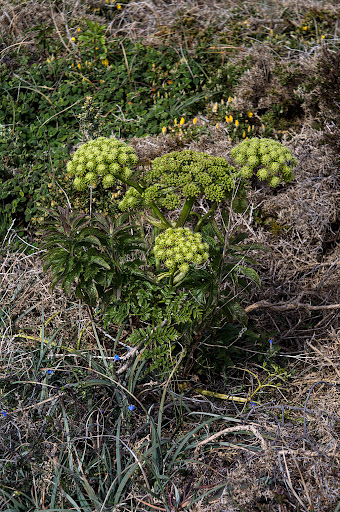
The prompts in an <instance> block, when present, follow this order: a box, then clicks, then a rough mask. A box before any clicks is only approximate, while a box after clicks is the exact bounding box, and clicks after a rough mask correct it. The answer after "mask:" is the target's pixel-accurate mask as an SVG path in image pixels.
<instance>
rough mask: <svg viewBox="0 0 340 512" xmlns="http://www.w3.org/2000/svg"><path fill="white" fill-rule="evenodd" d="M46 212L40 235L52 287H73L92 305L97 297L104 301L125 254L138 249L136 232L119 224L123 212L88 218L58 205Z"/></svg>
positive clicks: (116, 281)
mask: <svg viewBox="0 0 340 512" xmlns="http://www.w3.org/2000/svg"><path fill="white" fill-rule="evenodd" d="M47 213H48V214H49V216H50V218H49V220H48V222H47V223H46V225H45V229H44V230H43V231H42V232H41V233H40V234H41V237H42V242H41V247H42V248H43V249H45V250H46V253H45V254H44V256H43V260H44V271H45V272H46V271H47V270H49V269H50V272H51V283H52V287H54V286H56V285H57V284H58V283H61V286H62V288H63V289H64V290H65V292H66V293H67V294H70V292H71V287H72V286H75V290H74V291H75V294H76V295H77V297H79V298H80V299H82V300H83V301H84V302H85V303H87V304H89V305H92V306H95V305H96V304H97V303H98V301H99V300H100V301H101V302H105V299H106V297H107V296H111V295H112V290H116V289H117V288H119V284H120V283H121V282H122V281H123V280H124V277H125V274H124V263H125V258H126V256H128V255H129V254H131V253H134V252H135V251H136V250H137V249H142V243H141V239H140V237H139V236H138V231H137V230H136V229H134V227H133V226H131V225H129V226H124V225H123V223H124V221H125V220H126V217H125V216H124V215H123V216H120V217H119V218H118V219H114V220H113V219H111V218H110V217H109V216H102V215H99V214H98V215H97V216H95V217H94V218H93V219H90V218H89V217H87V216H86V215H85V214H84V213H78V212H71V211H70V210H69V208H65V209H62V208H60V207H59V208H58V212H55V211H52V210H49V211H48V212H47ZM139 263H140V261H139V260H136V261H135V262H134V264H135V265H138V264H139ZM126 266H127V268H130V267H132V266H133V264H132V263H131V264H129V263H126Z"/></svg>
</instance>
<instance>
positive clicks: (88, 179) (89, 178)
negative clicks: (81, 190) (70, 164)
mask: <svg viewBox="0 0 340 512" xmlns="http://www.w3.org/2000/svg"><path fill="white" fill-rule="evenodd" d="M96 177H97V176H96V174H95V173H94V172H88V173H87V174H86V175H85V178H84V180H85V183H87V185H90V186H91V185H94V184H95V183H96Z"/></svg>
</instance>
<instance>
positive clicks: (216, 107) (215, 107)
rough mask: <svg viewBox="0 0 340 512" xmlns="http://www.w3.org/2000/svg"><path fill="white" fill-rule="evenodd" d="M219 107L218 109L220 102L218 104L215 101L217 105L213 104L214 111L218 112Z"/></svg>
mask: <svg viewBox="0 0 340 512" xmlns="http://www.w3.org/2000/svg"><path fill="white" fill-rule="evenodd" d="M217 109H218V104H217V103H215V105H214V106H213V108H212V111H213V112H217Z"/></svg>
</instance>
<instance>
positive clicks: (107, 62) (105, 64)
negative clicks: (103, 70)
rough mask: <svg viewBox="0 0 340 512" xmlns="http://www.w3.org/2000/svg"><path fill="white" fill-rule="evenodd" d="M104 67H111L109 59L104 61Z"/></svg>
mask: <svg viewBox="0 0 340 512" xmlns="http://www.w3.org/2000/svg"><path fill="white" fill-rule="evenodd" d="M102 64H103V66H105V67H107V66H108V65H109V61H108V60H107V59H103V60H102Z"/></svg>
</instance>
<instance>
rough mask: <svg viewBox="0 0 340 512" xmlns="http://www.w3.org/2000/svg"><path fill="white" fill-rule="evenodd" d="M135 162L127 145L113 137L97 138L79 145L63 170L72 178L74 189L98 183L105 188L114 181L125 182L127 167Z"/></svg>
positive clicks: (128, 172) (128, 171) (128, 170)
mask: <svg viewBox="0 0 340 512" xmlns="http://www.w3.org/2000/svg"><path fill="white" fill-rule="evenodd" d="M137 161H138V158H137V156H136V153H135V151H134V149H133V148H132V147H131V146H128V145H127V144H125V143H124V142H122V141H119V140H117V139H114V138H113V139H108V138H106V137H99V138H98V139H95V140H90V141H89V142H86V143H85V144H83V145H82V146H80V148H79V149H78V150H77V151H76V152H75V153H74V155H73V158H72V160H71V161H70V162H69V163H68V164H67V171H68V172H69V174H70V176H72V177H74V181H73V185H74V188H75V189H76V190H79V191H82V190H86V188H87V187H93V186H96V185H98V184H99V183H100V182H101V183H102V185H103V187H104V188H106V189H108V188H111V187H112V186H113V185H115V184H116V183H117V181H123V182H125V183H128V180H129V178H130V176H131V175H132V172H133V171H132V169H131V167H132V166H134V165H135V164H136V163H137Z"/></svg>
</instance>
